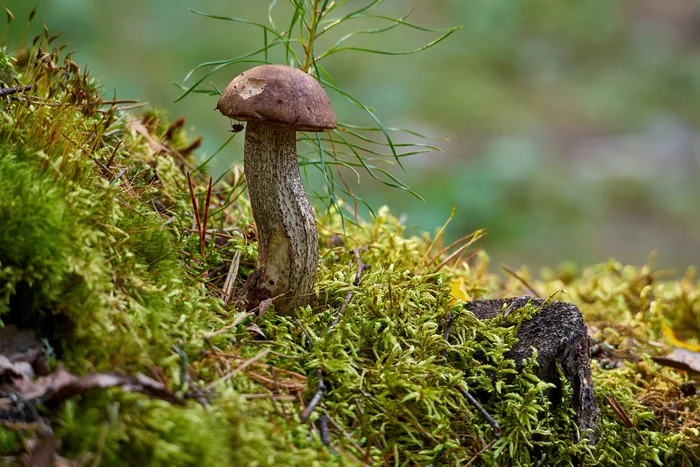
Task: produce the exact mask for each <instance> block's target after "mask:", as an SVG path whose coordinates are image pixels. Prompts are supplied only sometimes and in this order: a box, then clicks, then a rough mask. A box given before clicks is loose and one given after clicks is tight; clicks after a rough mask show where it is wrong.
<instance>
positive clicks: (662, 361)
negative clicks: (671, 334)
mask: <svg viewBox="0 0 700 467" xmlns="http://www.w3.org/2000/svg"><path fill="white" fill-rule="evenodd" d="M651 359H652V360H654V361H655V362H656V363H658V364H659V365H664V366H668V367H671V368H677V369H679V370H685V371H690V372H693V373H698V374H700V352H692V351H690V350H688V349H682V348H675V349H673V352H671V353H670V354H668V355H666V356H665V357H652V358H651Z"/></svg>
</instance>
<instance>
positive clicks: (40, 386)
mask: <svg viewBox="0 0 700 467" xmlns="http://www.w3.org/2000/svg"><path fill="white" fill-rule="evenodd" d="M113 387H121V388H122V389H123V390H124V391H130V392H140V393H142V394H145V395H147V396H150V397H153V398H156V399H161V400H164V401H167V402H170V403H172V404H177V405H183V404H184V402H183V401H182V399H180V398H178V397H177V396H176V395H175V394H173V392H172V391H171V390H170V389H169V388H168V387H166V386H165V385H163V384H161V383H159V382H158V381H156V380H154V379H151V378H149V377H147V376H145V375H141V374H137V375H136V376H128V375H118V374H113V373H95V374H92V375H88V376H82V377H81V376H75V375H73V374H71V373H69V372H68V371H66V370H65V369H64V368H63V367H59V368H58V369H57V370H56V372H55V373H53V374H51V375H48V376H43V377H41V378H38V379H37V380H35V381H32V380H30V379H26V378H22V379H14V380H12V381H9V382H7V383H5V384H2V385H0V390H1V391H4V392H5V393H8V394H14V395H16V396H18V397H20V398H22V399H24V400H35V399H41V400H42V401H43V402H45V403H48V404H55V403H59V402H61V401H63V400H65V399H68V398H71V397H74V396H78V395H81V394H84V393H86V392H88V391H90V390H92V389H107V388H113Z"/></svg>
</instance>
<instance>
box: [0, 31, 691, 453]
mask: <svg viewBox="0 0 700 467" xmlns="http://www.w3.org/2000/svg"><path fill="white" fill-rule="evenodd" d="M46 40H47V39H46V38H44V39H42V40H40V41H39V42H38V47H44V48H45V47H46ZM22 57H24V58H23V59H22V60H21V63H19V64H16V69H15V74H17V75H18V76H19V78H20V80H21V82H22V83H23V84H31V85H32V86H33V89H32V90H31V91H30V92H28V93H18V94H16V95H13V96H11V97H10V98H7V99H5V100H3V101H2V102H1V103H0V106H1V107H0V111H1V114H2V121H0V127H1V131H0V190H1V192H2V193H3V196H2V197H0V225H2V229H0V318H2V319H3V321H4V322H6V323H9V322H12V323H21V324H23V325H24V326H31V327H35V328H36V329H37V330H38V331H39V332H40V333H41V335H42V337H45V338H47V339H49V341H50V342H51V344H52V345H53V347H54V348H55V350H56V354H57V358H58V361H59V362H60V363H61V364H63V365H65V366H66V367H68V368H69V369H71V370H72V371H75V372H78V373H87V372H90V371H120V372H126V373H130V374H133V373H137V372H141V373H145V374H149V375H151V376H153V377H155V378H157V379H159V380H160V381H163V382H164V383H166V384H168V385H169V386H170V387H171V388H172V389H173V390H175V391H178V392H179V393H180V394H182V395H183V396H187V397H188V403H187V405H186V406H185V407H174V406H168V405H166V404H165V403H163V402H160V401H153V400H149V399H146V398H144V397H143V396H137V395H133V394H127V393H123V392H121V391H116V390H110V391H104V392H94V393H92V394H90V395H89V396H86V397H82V398H74V399H72V400H70V401H68V402H66V403H64V404H63V405H61V406H59V407H43V408H42V407H40V409H41V410H42V413H43V414H44V415H45V417H46V418H47V419H48V420H49V422H50V423H51V425H52V426H53V427H54V431H55V434H56V436H57V438H58V439H59V440H60V441H61V448H60V452H61V454H62V455H64V456H66V457H68V458H71V459H75V460H80V461H85V462H99V463H100V465H134V464H135V463H139V464H144V465H192V466H195V465H211V466H216V465H222V466H223V465H305V464H309V465H311V464H313V465H336V464H337V465H355V464H357V465H360V464H362V463H363V462H364V463H368V464H377V465H379V464H393V465H428V464H433V465H463V464H466V463H468V462H469V461H470V460H472V459H474V458H475V457H477V456H478V458H479V459H480V462H482V463H483V464H484V465H536V464H538V463H542V464H546V465H569V464H575V463H577V462H579V461H581V460H583V461H584V462H585V463H586V464H587V465H647V464H658V465H692V464H695V463H697V462H700V445H699V443H698V435H699V434H700V433H699V432H698V430H699V429H700V426H699V424H700V415H699V414H698V400H699V399H698V396H697V395H684V394H683V393H682V391H681V390H680V387H681V385H682V384H683V383H684V382H686V381H687V380H688V379H689V375H686V374H683V373H680V372H678V371H675V370H670V369H666V368H662V367H660V366H658V365H656V364H655V363H653V362H652V361H651V360H650V358H649V356H651V355H656V354H658V353H661V352H664V351H666V350H668V349H669V341H668V340H667V339H666V337H665V336H664V334H663V329H664V326H665V325H664V324H663V323H666V325H668V326H670V327H671V328H672V329H676V330H677V334H678V336H679V337H680V338H682V339H686V340H689V341H690V340H692V339H693V338H694V337H693V336H697V335H698V334H699V333H700V318H698V316H700V286H699V285H698V282H697V281H696V279H695V278H694V276H693V272H692V271H689V272H688V274H687V275H686V276H684V277H683V278H682V279H681V280H670V279H664V278H663V277H662V276H661V275H660V274H659V273H657V272H654V271H653V270H652V268H651V267H650V266H645V267H642V268H633V267H623V266H622V265H619V264H617V263H614V262H611V263H608V264H604V265H600V266H595V267H593V268H590V269H588V270H586V271H583V272H582V273H581V274H578V273H572V272H571V271H570V270H568V269H565V270H562V271H559V272H553V271H544V272H543V273H542V275H541V276H539V277H530V274H528V272H527V271H526V270H521V271H519V272H518V274H519V275H520V276H522V277H523V278H525V279H527V280H528V281H530V282H531V283H532V284H533V285H534V287H535V288H536V289H537V290H538V291H540V292H541V293H542V294H544V295H545V296H547V295H551V294H554V293H555V292H556V291H558V290H561V289H566V290H567V293H566V295H561V296H557V298H558V299H563V300H567V301H571V302H573V303H575V304H577V305H578V306H579V307H580V309H581V310H582V312H583V314H584V317H585V319H586V322H587V324H588V325H589V328H590V334H591V336H592V338H593V342H594V343H595V344H598V346H599V348H600V349H602V350H601V351H600V353H599V354H598V355H597V357H596V359H595V360H594V366H593V369H594V379H595V385H596V396H597V398H598V403H599V406H600V407H601V408H602V411H603V414H602V420H601V423H600V429H599V433H598V438H599V440H600V442H599V444H598V445H597V446H595V447H593V446H589V445H588V444H587V442H586V441H574V440H573V438H572V433H573V432H574V431H575V426H574V424H573V422H572V418H571V412H570V410H569V409H568V408H567V407H566V406H559V407H554V406H552V405H551V404H550V403H549V401H548V400H547V399H546V398H545V397H544V391H545V390H546V388H547V387H548V385H547V384H546V383H543V382H542V381H540V380H539V379H538V378H537V377H536V376H535V375H534V373H533V370H532V368H533V367H534V365H536V362H535V360H534V359H533V360H532V361H530V362H527V364H526V365H525V368H524V370H523V371H521V372H519V373H517V372H516V371H515V362H513V361H512V360H508V359H506V358H504V356H503V355H504V353H505V352H506V351H507V350H508V349H509V348H510V347H511V346H512V345H513V344H514V342H515V331H516V328H517V323H518V320H519V319H522V317H523V313H525V314H526V313H529V312H532V310H527V309H524V310H521V311H520V312H518V313H512V314H511V315H509V316H508V317H506V318H498V319H494V320H490V321H487V322H480V321H479V320H477V319H476V318H475V317H474V316H473V315H472V314H471V313H470V312H467V311H465V310H464V309H463V307H462V306H461V302H460V301H459V300H458V298H457V297H458V296H460V295H459V294H455V292H454V290H453V288H454V284H455V283H459V284H462V290H461V294H465V295H464V296H469V297H471V298H491V297H503V296H512V295H516V296H517V295H522V294H523V290H522V284H521V283H520V282H519V281H517V280H516V279H514V278H512V277H506V278H503V277H500V276H497V275H495V274H493V273H490V272H489V269H488V256H487V254H486V253H480V254H479V255H477V256H476V257H475V258H474V259H472V260H471V261H469V262H468V263H462V264H457V265H452V266H446V267H444V268H442V269H440V270H439V271H437V269H438V267H437V266H438V264H440V261H441V259H444V258H437V259H434V260H433V259H432V258H433V256H434V255H435V250H436V248H435V247H432V244H433V241H432V239H431V238H429V237H428V236H425V237H422V238H418V237H411V238H406V237H405V236H404V233H403V228H402V226H401V224H400V223H399V221H398V220H397V219H396V218H395V217H393V216H392V215H391V214H390V213H389V212H388V210H386V209H382V210H380V211H379V212H378V214H377V216H376V217H375V218H374V219H373V220H372V221H371V222H367V223H362V224H361V225H349V226H347V237H346V239H345V243H344V244H343V245H342V246H335V247H327V248H324V249H322V251H321V258H320V266H319V272H318V281H317V285H316V291H317V299H316V301H315V302H314V304H313V305H312V306H310V307H307V308H304V309H299V310H298V311H297V318H298V320H299V321H298V322H297V320H296V319H294V318H289V317H280V316H277V315H276V314H275V313H274V307H273V308H272V309H271V310H268V312H267V313H266V314H265V315H264V316H262V317H260V318H254V317H250V318H247V319H242V314H240V313H238V312H236V311H235V310H234V309H233V308H232V307H231V305H229V304H227V303H225V302H224V300H222V297H223V296H224V295H225V291H224V282H225V279H226V277H227V275H228V271H229V268H230V263H231V261H232V259H233V258H234V256H235V255H237V254H238V255H239V258H240V268H239V274H238V277H237V282H236V283H237V285H238V286H240V283H241V281H242V280H244V278H245V277H246V275H247V274H248V273H250V271H251V270H252V267H253V266H254V264H255V260H256V248H255V241H254V240H255V239H254V229H253V227H252V218H251V214H250V209H249V206H248V203H247V200H246V197H245V195H242V193H243V192H244V187H243V182H242V178H240V177H239V178H235V177H234V176H233V175H229V176H227V177H226V178H225V179H222V180H220V181H218V183H216V184H215V186H214V190H213V193H212V197H211V199H212V205H211V209H210V217H209V221H208V224H207V229H208V230H207V232H205V236H204V245H205V248H204V250H202V248H201V243H200V233H199V232H198V231H197V228H196V227H195V226H196V222H195V216H194V209H193V207H192V202H191V199H190V194H189V190H188V185H187V179H186V173H187V172H192V173H193V177H192V180H193V191H194V194H195V198H196V199H197V202H198V205H199V206H202V205H203V203H204V199H205V191H206V185H207V177H206V176H205V174H204V173H203V172H204V170H197V168H196V167H195V166H194V162H193V160H192V159H191V157H190V156H188V155H187V154H184V155H183V153H182V151H184V152H185V153H186V152H187V151H186V149H187V148H188V147H189V146H190V144H189V143H188V140H187V137H186V135H185V134H183V133H182V131H181V130H180V129H179V126H177V125H171V124H170V123H169V122H168V121H167V120H166V119H165V118H163V117H162V116H161V115H158V113H157V112H153V111H149V112H147V113H146V114H144V115H142V116H140V117H135V116H134V114H132V113H130V112H129V111H127V110H123V109H120V108H118V106H117V105H114V104H106V103H105V102H103V101H102V99H101V97H100V95H99V93H98V92H97V89H96V88H97V86H96V84H95V83H94V82H93V80H92V79H91V78H90V76H89V75H87V74H85V73H82V72H81V71H80V70H78V69H77V68H76V67H75V66H74V64H72V62H70V61H66V60H65V59H64V57H62V56H61V52H60V51H58V50H57V51H54V52H52V53H48V54H47V53H43V52H41V51H40V50H39V49H38V48H37V49H34V50H33V51H32V52H31V53H25V54H23V55H22ZM3 60H4V61H7V58H6V57H3ZM320 231H321V235H320V237H321V238H320V241H321V242H322V244H324V245H326V244H332V243H333V242H331V238H332V237H333V236H334V235H337V234H338V233H340V232H342V227H341V225H340V221H339V216H330V217H327V218H324V219H321V220H320ZM352 248H366V249H364V250H363V251H362V253H361V254H362V259H363V261H364V262H365V263H367V264H369V265H371V268H370V269H369V270H368V271H366V272H365V273H364V274H363V276H362V279H361V282H360V285H359V286H357V287H355V286H353V285H352V283H353V279H354V276H355V273H356V264H355V257H354V254H353V253H352V252H351V251H350V250H351V249H352ZM426 258H431V259H430V260H428V259H426ZM349 291H354V296H353V298H352V300H351V301H350V303H349V306H348V307H347V309H346V310H345V312H344V314H343V315H342V317H341V319H340V320H339V322H338V324H337V325H336V326H333V327H330V324H331V322H332V320H333V319H334V317H335V314H336V312H337V310H338V309H339V308H340V306H341V305H342V303H343V301H344V298H345V297H346V295H347V293H348V292H349ZM448 311H449V312H451V313H452V314H453V316H454V317H455V322H454V325H453V328H452V333H451V338H450V342H449V343H446V342H445V341H444V339H443V327H444V323H445V316H446V313H447V312H448ZM253 320H254V321H255V324H256V325H257V326H258V328H259V331H260V332H262V335H264V338H262V335H261V334H260V332H257V331H256V332H254V333H251V329H250V328H249V326H250V325H251V324H252V321H253ZM234 321H238V322H239V324H238V325H236V326H232V323H233V322H234ZM695 338H696V337H695ZM443 353H444V355H445V357H443ZM318 370H322V374H323V375H324V381H325V384H326V386H327V390H326V392H325V394H324V397H323V401H322V402H323V403H322V405H321V407H320V408H319V409H317V410H316V411H314V412H313V413H312V415H311V420H310V422H308V423H302V421H301V419H300V412H301V411H302V409H303V407H304V403H305V402H308V401H309V400H310V399H311V397H312V395H313V394H314V392H315V390H316V386H317V376H316V375H317V374H318ZM459 385H463V386H466V387H468V388H469V390H470V391H472V392H473V393H474V394H476V395H478V397H479V398H480V400H481V401H482V402H483V403H484V406H485V408H486V409H487V410H488V411H489V413H490V414H491V415H492V416H493V417H494V418H496V419H497V420H498V421H499V423H500V426H501V429H502V432H503V433H502V435H501V437H500V438H497V437H496V436H495V435H494V433H493V430H492V429H491V427H490V425H489V424H488V423H486V421H485V420H484V419H483V418H482V417H481V416H480V415H479V414H478V412H476V411H475V410H474V408H473V407H471V406H470V405H469V404H468V403H467V402H466V401H465V399H464V398H463V397H462V396H461V394H460V393H459V392H458V391H457V387H458V386H459ZM567 397H570V395H568V396H567V395H566V394H565V399H566V398H567ZM606 397H607V398H608V399H610V398H611V397H614V399H615V400H617V402H618V403H619V405H620V406H621V407H622V409H623V410H624V412H625V413H626V415H627V416H628V417H629V418H630V420H631V421H632V426H631V427H626V426H625V425H624V423H623V421H622V420H621V419H620V417H619V416H618V415H616V414H615V413H614V412H613V411H612V409H611V406H610V404H609V403H608V399H606ZM204 401H206V402H207V403H206V404H205V405H206V406H203V405H202V404H201V402H204ZM321 414H324V415H327V416H328V419H329V421H330V433H331V447H326V446H324V445H323V443H322V441H321V436H320V432H319V428H318V427H317V424H316V422H317V421H318V418H319V416H320V415H321ZM30 436H32V434H31V432H29V431H22V430H17V429H8V428H4V429H3V430H0V449H2V451H3V454H4V455H10V454H14V453H16V452H17V450H18V449H20V443H19V442H18V437H19V438H21V437H30ZM475 462H477V461H476V460H475Z"/></svg>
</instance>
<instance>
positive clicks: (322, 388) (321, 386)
mask: <svg viewBox="0 0 700 467" xmlns="http://www.w3.org/2000/svg"><path fill="white" fill-rule="evenodd" d="M316 377H317V378H318V386H316V394H314V397H312V398H311V400H310V401H309V405H307V406H306V408H305V409H304V411H303V412H302V413H301V421H302V422H306V421H307V420H308V419H309V416H310V415H311V412H312V411H313V410H314V409H315V408H316V406H317V405H318V404H319V403H320V402H321V398H322V397H323V393H324V392H326V384H325V383H324V382H323V371H321V370H320V369H318V370H316Z"/></svg>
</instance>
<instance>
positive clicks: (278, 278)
mask: <svg viewBox="0 0 700 467" xmlns="http://www.w3.org/2000/svg"><path fill="white" fill-rule="evenodd" d="M243 163H244V169H245V175H246V180H247V182H248V193H249V195H250V204H251V206H252V208H253V217H254V218H255V224H256V225H257V229H258V238H259V243H258V265H257V268H256V270H255V272H254V273H253V274H252V275H251V277H250V278H249V279H248V283H247V284H246V289H247V290H246V292H245V293H246V298H247V300H248V302H249V304H252V305H253V306H254V305H256V304H257V303H259V302H260V301H261V300H264V299H266V298H270V297H275V296H277V295H279V294H281V293H284V292H285V291H288V292H287V294H286V295H285V296H284V298H282V299H280V300H276V301H275V309H276V310H277V312H278V313H283V314H288V313H291V312H292V311H293V310H294V308H296V307H298V306H303V305H305V304H307V303H309V302H310V300H311V296H312V292H313V287H314V283H315V281H316V267H317V264H318V233H317V232H316V220H315V218H314V213H313V210H312V209H311V204H310V203H309V200H308V198H307V197H306V193H305V192H304V186H303V185H302V183H301V175H300V173H299V166H298V163H297V151H296V131H295V130H294V129H289V128H285V127H282V126H278V125H270V124H264V123H257V122H252V121H251V122H248V124H247V128H246V133H245V147H244V159H243Z"/></svg>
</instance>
